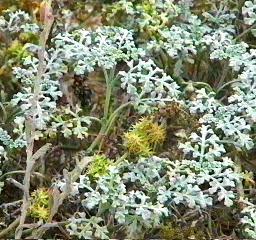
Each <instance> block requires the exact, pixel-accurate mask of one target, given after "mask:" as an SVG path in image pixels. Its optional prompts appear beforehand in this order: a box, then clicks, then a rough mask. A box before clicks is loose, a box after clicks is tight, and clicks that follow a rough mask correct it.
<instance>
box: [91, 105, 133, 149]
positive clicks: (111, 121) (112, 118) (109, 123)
mask: <svg viewBox="0 0 256 240" xmlns="http://www.w3.org/2000/svg"><path fill="white" fill-rule="evenodd" d="M130 104H132V102H127V103H124V104H122V105H121V106H119V107H118V108H117V109H116V110H115V111H114V112H113V113H112V114H111V115H110V117H109V119H108V121H107V122H106V123H105V124H103V125H102V127H101V129H100V131H99V134H98V135H97V137H96V138H95V139H94V141H93V142H92V144H91V145H90V147H89V148H88V149H87V152H89V153H90V152H92V150H93V149H94V148H95V147H96V146H97V145H98V144H99V143H101V141H102V139H103V136H105V135H107V134H108V133H109V131H110V130H111V127H112V126H113V124H114V122H115V120H116V118H117V116H118V114H119V113H120V112H121V111H122V110H123V109H124V108H126V107H127V106H129V105H130ZM101 145H102V144H101Z"/></svg>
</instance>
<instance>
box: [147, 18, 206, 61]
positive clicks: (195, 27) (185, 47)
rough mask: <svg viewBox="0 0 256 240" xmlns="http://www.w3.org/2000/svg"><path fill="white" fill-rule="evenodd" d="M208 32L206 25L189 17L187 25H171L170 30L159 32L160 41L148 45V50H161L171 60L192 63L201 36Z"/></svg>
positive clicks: (198, 48) (200, 43) (197, 19)
mask: <svg viewBox="0 0 256 240" xmlns="http://www.w3.org/2000/svg"><path fill="white" fill-rule="evenodd" d="M209 31H210V28H209V27H207V25H203V24H202V22H201V20H200V19H199V18H198V17H197V16H195V15H191V16H190V17H189V19H188V22H187V23H183V24H180V25H173V26H172V27H171V28H170V29H163V30H159V33H160V36H161V39H162V40H160V41H155V40H154V41H151V42H149V43H148V46H147V47H148V49H150V50H152V49H155V50H159V49H163V50H165V51H166V52H167V54H168V55H169V56H170V57H171V58H173V59H182V60H186V61H188V62H191V63H193V62H194V57H195V55H196V54H197V52H198V50H200V49H201V48H202V47H203V46H202V43H203V41H202V39H203V36H204V35H205V34H206V33H207V32H209Z"/></svg>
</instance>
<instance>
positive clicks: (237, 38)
mask: <svg viewBox="0 0 256 240" xmlns="http://www.w3.org/2000/svg"><path fill="white" fill-rule="evenodd" d="M255 27H256V24H253V25H252V26H250V27H249V28H247V29H246V30H245V31H244V32H242V33H241V34H239V35H238V36H237V37H236V38H235V40H239V39H241V38H242V37H243V36H244V35H246V34H247V33H248V32H250V31H251V30H252V29H253V28H255Z"/></svg>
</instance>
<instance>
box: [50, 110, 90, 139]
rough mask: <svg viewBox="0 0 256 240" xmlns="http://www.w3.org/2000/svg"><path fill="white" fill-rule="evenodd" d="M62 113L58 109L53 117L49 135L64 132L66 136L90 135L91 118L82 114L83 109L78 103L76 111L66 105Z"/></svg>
mask: <svg viewBox="0 0 256 240" xmlns="http://www.w3.org/2000/svg"><path fill="white" fill-rule="evenodd" d="M63 111H64V112H63V113H62V112H61V111H60V113H59V112H58V111H57V112H56V114H55V115H56V116H53V117H52V118H51V126H49V127H48V129H47V131H46V132H47V133H48V134H49V135H52V134H57V133H62V134H63V136H64V137H65V138H69V137H71V136H76V137H77V138H79V139H83V138H86V137H87V136H88V127H89V126H90V125H91V119H90V117H88V116H83V115H82V114H81V111H82V109H81V108H80V107H79V106H78V105H76V107H75V109H74V111H73V110H71V108H70V106H69V107H66V108H65V109H64V110H63Z"/></svg>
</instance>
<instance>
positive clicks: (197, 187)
mask: <svg viewBox="0 0 256 240" xmlns="http://www.w3.org/2000/svg"><path fill="white" fill-rule="evenodd" d="M205 131H206V132H207V131H208V132H209V133H210V130H209V129H208V128H207V127H206V128H203V130H202V132H203V133H202V135H203V134H205ZM208 132H207V133H208ZM206 138H207V139H208V140H205V139H206ZM196 139H197V142H198V144H195V145H193V146H187V145H186V144H185V145H184V146H183V147H182V148H183V149H184V151H185V152H186V153H188V152H189V151H194V152H198V146H199V144H200V146H201V148H204V149H205V151H204V157H203V158H202V161H200V160H199V158H198V157H197V155H195V156H194V159H195V160H192V159H191V160H182V161H174V162H173V161H169V160H168V159H163V158H159V157H155V156H154V157H151V158H141V159H140V160H139V161H138V162H137V163H128V162H123V163H122V164H120V165H118V166H112V167H110V172H109V174H108V175H106V176H102V177H100V178H99V179H98V180H97V182H96V185H95V183H93V182H91V181H90V180H89V178H88V177H86V176H84V175H81V176H80V180H79V182H75V183H73V185H72V189H73V193H72V195H73V196H74V197H76V198H78V199H79V198H80V197H81V201H82V205H83V206H84V208H85V209H86V211H85V212H87V211H95V210H97V211H98V213H100V216H105V218H106V219H108V218H109V217H110V216H112V217H113V218H114V219H115V220H116V221H117V223H118V224H120V225H122V226H125V228H126V231H127V233H128V234H129V236H130V237H134V236H136V235H137V234H139V233H140V232H141V231H142V229H144V230H145V229H150V228H152V227H156V226H159V224H161V223H163V221H164V219H165V216H169V217H170V216H172V215H173V214H175V213H174V212H173V208H172V207H174V206H176V207H177V206H180V207H181V206H184V207H189V208H191V209H201V208H202V209H204V208H207V207H209V206H212V205H214V204H216V202H218V201H219V202H222V201H223V202H224V204H225V205H226V206H231V205H233V200H234V199H235V197H236V196H235V194H234V192H233V191H232V189H233V188H235V187H236V183H237V182H238V181H239V180H240V176H239V175H238V174H237V173H235V171H234V168H235V167H234V163H233V162H232V161H231V160H230V159H229V158H227V157H222V156H221V155H222V154H223V152H224V150H223V147H222V146H221V147H220V145H218V144H217V143H216V141H217V137H216V139H215V138H214V137H212V136H210V137H209V138H208V137H206V136H204V138H203V137H201V138H200V139H198V138H196ZM199 142H200V143H199ZM204 142H205V147H204V146H203V144H204ZM214 145H217V147H216V146H215V149H214V150H213V152H212V148H211V146H214ZM209 152H210V153H209ZM208 156H212V159H207V157H208ZM57 185H59V186H60V187H61V189H62V188H63V186H64V185H65V182H59V183H57ZM83 194H84V196H83ZM71 222H72V223H74V221H73V220H72V219H71ZM76 224H77V226H76V227H75V226H74V227H73V229H80V228H82V226H81V225H80V222H77V223H76ZM74 234H75V235H77V236H79V234H80V233H79V231H78V232H77V234H76V233H74Z"/></svg>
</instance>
